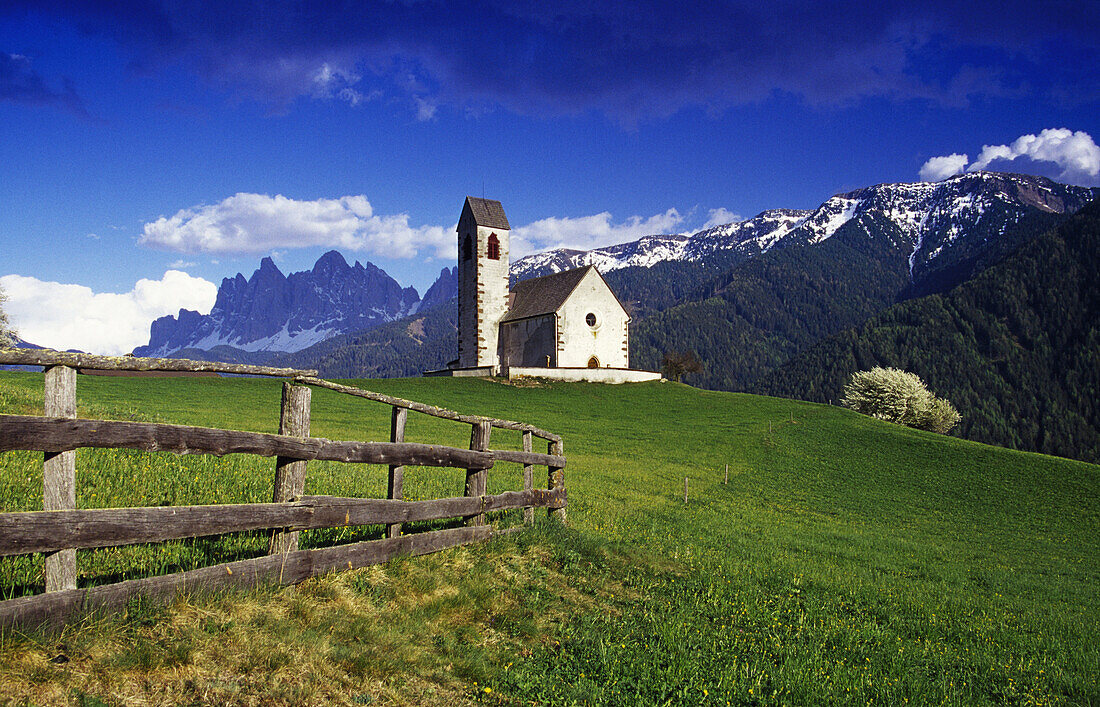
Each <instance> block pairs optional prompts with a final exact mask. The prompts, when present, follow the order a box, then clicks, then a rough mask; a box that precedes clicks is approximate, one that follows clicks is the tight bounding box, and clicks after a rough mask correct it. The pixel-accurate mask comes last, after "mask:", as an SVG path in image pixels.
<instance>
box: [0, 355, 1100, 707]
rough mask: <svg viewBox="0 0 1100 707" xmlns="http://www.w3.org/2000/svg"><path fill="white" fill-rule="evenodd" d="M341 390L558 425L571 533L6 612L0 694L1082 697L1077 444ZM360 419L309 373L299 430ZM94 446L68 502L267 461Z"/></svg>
mask: <svg viewBox="0 0 1100 707" xmlns="http://www.w3.org/2000/svg"><path fill="white" fill-rule="evenodd" d="M359 384H360V385H363V386H365V387H370V388H371V389H374V390H378V391H382V392H387V393H392V394H397V395H401V396H403V397H408V398H412V399H416V400H421V401H425V402H430V403H435V404H441V405H445V406H447V407H450V408H452V409H456V410H460V411H463V412H472V413H482V414H490V415H494V416H500V417H507V418H511V419H518V420H524V421H528V422H531V423H534V424H536V425H539V426H541V427H544V428H546V429H550V430H553V431H555V432H558V433H560V434H562V435H563V436H564V438H565V449H566V453H567V456H568V459H569V467H568V469H567V472H566V478H567V487H568V491H569V498H570V502H569V511H568V512H569V520H570V525H571V529H570V530H569V531H567V532H560V531H556V530H554V529H553V528H552V527H542V528H539V529H536V530H535V531H532V532H528V533H522V534H519V535H515V536H509V537H506V538H503V539H501V540H496V541H494V542H492V543H490V544H488V545H484V546H478V547H474V548H464V549H461V550H457V551H453V552H446V553H441V554H440V555H434V556H430V557H425V558H417V559H413V560H408V561H401V562H397V563H392V564H391V565H387V566H385V567H383V568H371V569H364V570H359V571H355V572H348V573H345V574H341V575H338V576H335V577H330V578H322V579H320V580H315V581H311V582H307V583H306V584H305V585H303V586H300V587H298V588H296V589H276V590H266V591H265V592H254V593H252V594H249V595H245V596H240V597H237V596H229V597H224V598H215V599H193V600H190V601H184V600H181V601H180V602H177V603H176V604H175V605H173V606H172V607H170V608H168V609H167V610H156V609H153V608H145V607H141V606H136V607H134V608H133V610H132V611H131V612H130V614H129V615H128V616H127V617H122V618H116V619H97V620H93V621H90V622H88V623H87V624H86V625H85V626H83V627H79V628H76V629H72V630H70V632H68V633H67V634H66V635H64V636H62V637H60V638H50V637H36V636H33V635H32V636H30V637H26V636H21V635H5V636H3V637H2V638H0V685H4V686H5V689H6V690H7V691H8V693H9V694H10V695H12V696H13V697H12V698H11V699H12V700H13V701H14V702H16V703H23V702H24V701H25V702H28V703H37V704H48V703H58V704H67V703H69V702H72V701H75V700H77V699H85V700H88V699H90V698H91V697H94V698H95V699H98V700H100V702H85V703H87V704H115V703H135V702H140V701H145V702H161V703H185V704H220V703H235V704H259V703H262V704H296V703H302V702H313V703H333V704H368V703H370V704H450V705H454V704H473V703H475V702H485V703H489V704H531V703H535V704H585V703H588V704H645V705H650V704H681V705H696V704H715V705H724V704H727V703H729V704H759V703H769V704H804V705H816V704H830V703H834V704H835V703H844V704H849V703H850V704H867V703H870V702H872V701H873V702H875V703H883V704H904V703H905V702H909V703H913V704H930V703H936V704H940V703H945V704H966V705H970V704H1004V703H1015V704H1096V703H1097V702H1098V701H1100V689H1098V688H1097V684H1096V680H1095V675H1097V674H1100V645H1098V643H1097V641H1096V640H1095V637H1096V635H1097V633H1098V631H1100V541H1098V539H1097V538H1100V467H1097V466H1094V465H1090V464H1086V463H1083V462H1075V461H1069V460H1065V459H1059V458H1055V457H1048V456H1042V455H1037V454H1029V453H1023V452H1016V451H1011V450H1005V449H1000V448H996V447H989V446H984V445H981V444H978V443H974V442H969V441H965V440H959V439H955V438H951V437H944V436H937V435H932V434H928V433H923V432H919V431H914V430H910V429H905V428H899V427H896V426H892V425H889V424H887V423H882V422H878V421H875V420H872V419H870V418H866V417H862V416H859V415H856V414H854V413H851V412H848V411H845V410H842V409H839V408H834V407H830V406H824V405H818V404H813V403H803V402H794V401H790V400H782V399H775V398H763V397H756V396H752V395H745V394H732V393H722V392H711V391H703V390H698V389H694V388H690V387H687V386H682V385H678V384H673V383H652V384H639V385H625V386H596V385H584V384H563V383H543V384H538V385H532V386H530V387H516V386H511V385H506V384H503V383H499V382H494V381H484V380H469V379H403V380H372V381H361V382H360V383H359ZM40 385H41V376H40V375H37V374H18V373H2V374H0V412H11V411H26V410H27V409H28V407H29V406H32V405H33V401H34V400H35V399H36V396H37V395H39V393H38V391H39V390H40ZM78 390H79V394H80V398H81V405H82V414H92V413H100V412H103V411H107V412H110V413H111V414H113V415H116V416H123V415H125V416H128V417H132V416H137V417H146V418H150V417H151V418H157V419H164V420H168V421H173V422H181V423H201V424H211V425H216V426H234V427H242V428H245V429H256V430H272V429H274V426H275V425H276V420H277V408H278V398H279V383H278V382H277V381H266V380H254V379H223V380H218V379H156V380H135V379H117V378H114V379H112V378H93V377H81V378H80V380H79V384H78ZM388 415H389V411H388V409H387V408H386V407H385V406H381V405H376V404H370V403H365V402H364V401H361V400H353V399H348V398H346V397H341V396H338V395H336V394H330V393H329V392H327V391H315V393H314V422H313V433H314V434H315V435H318V436H326V437H330V438H351V439H381V438H384V436H385V434H386V429H387V424H388ZM468 434H469V432H468V429H465V428H464V426H461V425H455V424H453V423H448V422H447V421H441V420H432V419H427V418H424V417H422V416H418V415H410V418H409V428H408V439H409V440H410V441H434V442H449V443H454V444H464V443H465V442H466V441H468ZM513 436H515V435H514V433H512V436H510V435H509V434H505V433H503V432H500V431H494V446H497V445H502V446H518V438H513ZM106 454H107V453H95V452H88V453H84V452H83V451H82V452H81V453H80V454H79V455H78V465H79V468H81V469H86V470H87V471H85V473H84V474H82V476H81V480H80V482H79V483H78V497H79V499H80V501H79V503H80V504H81V505H82V506H85V507H91V506H95V505H101V503H102V498H103V496H104V495H106V496H109V497H110V499H109V502H110V503H112V504H114V505H123V504H127V503H137V502H142V500H143V499H144V503H149V504H153V503H159V502H164V501H168V502H173V503H187V502H195V501H196V500H198V499H200V498H201V497H203V496H207V497H208V498H207V499H206V500H210V501H217V502H229V501H232V500H263V499H264V497H265V494H267V493H269V492H270V491H269V488H270V487H269V486H265V484H269V483H270V481H269V479H270V474H271V469H272V468H273V464H272V463H271V462H270V460H267V461H266V462H257V463H256V464H254V465H253V464H250V463H246V462H244V461H241V458H238V457H232V456H231V457H227V458H225V459H223V460H207V459H205V458H192V457H176V456H174V455H171V454H162V455H152V454H144V453H140V454H139V453H133V454H129V453H127V454H120V453H115V454H112V455H111V456H110V457H107V456H106ZM35 463H36V460H35V459H34V458H33V455H26V454H20V453H7V454H3V455H0V504H2V506H3V510H16V509H23V508H31V507H34V504H35V501H31V500H28V499H33V498H35V495H34V493H35V490H36V489H40V488H41V487H40V484H41V472H40V470H39V471H37V472H36V471H35ZM727 464H728V465H729V482H728V484H726V483H723V481H724V471H725V465H727ZM36 473H37V474H38V476H37V477H36V476H35V474H36ZM459 474H460V473H452V474H451V475H450V476H446V472H444V476H432V475H431V473H430V472H427V471H426V470H410V472H407V476H406V479H407V480H406V484H407V486H406V490H407V493H409V494H423V495H429V494H441V493H455V492H457V490H458V488H459V487H460V485H461V480H460V479H459V478H458V476H459ZM685 477H687V479H688V491H689V501H688V503H687V504H684V502H683V492H684V479H685ZM489 479H490V491H493V490H494V489H496V490H502V489H503V488H506V487H508V486H512V487H514V486H515V484H516V483H518V469H510V468H508V465H504V464H502V465H500V468H498V469H493V470H492V471H490V475H489ZM417 484H419V486H418V485H417ZM384 488H385V470H384V469H382V468H375V467H362V466H355V467H348V466H341V465H335V464H332V465H328V464H315V463H313V462H311V463H310V472H309V477H308V481H307V489H306V492H307V493H353V492H354V493H364V494H373V495H376V496H381V495H383V494H384ZM38 498H40V495H39V496H38ZM365 532H367V533H369V532H376V531H375V530H372V529H368V530H367V531H365ZM331 539H332V538H327V540H331ZM321 540H326V538H323V537H318V536H312V535H309V534H307V536H306V538H305V542H306V543H307V544H310V543H314V542H319V541H321ZM258 545H262V538H250V537H247V536H246V537H244V538H243V539H236V540H235V539H232V538H222V539H218V538H214V539H209V540H203V541H196V542H194V543H178V544H175V547H172V548H168V549H163V550H162V549H155V548H154V549H149V548H138V549H136V550H134V552H133V553H132V554H130V555H125V554H124V553H119V552H111V553H108V552H106V551H104V552H102V553H99V554H101V555H103V557H99V556H98V555H97V556H92V555H93V553H89V556H87V557H85V556H82V560H81V562H82V566H83V565H84V564H87V566H89V567H92V568H93V570H92V572H93V574H95V573H97V572H98V573H101V576H100V578H103V577H105V576H106V575H109V574H112V573H114V574H117V573H119V572H123V573H124V572H125V570H123V569H122V568H121V567H120V563H123V562H130V561H132V562H137V563H144V565H143V567H141V568H137V569H133V568H131V570H129V571H130V572H137V573H141V572H146V573H147V572H157V571H162V569H161V568H162V567H163V566H164V564H172V563H160V564H158V563H157V562H156V561H155V559H154V557H155V555H154V554H152V553H155V552H163V553H169V554H172V555H173V558H174V560H173V562H175V563H178V564H182V565H184V566H186V563H187V562H189V561H195V560H196V559H197V558H200V557H201V556H202V555H203V554H206V555H208V556H211V558H212V557H213V556H217V557H218V559H221V558H224V557H226V556H233V554H234V553H242V552H244V553H247V552H248V551H249V548H254V546H258ZM85 560H87V562H85ZM0 578H2V582H3V583H4V591H5V592H6V593H7V595H10V594H11V592H12V587H13V586H15V585H20V586H21V589H17V591H23V590H26V589H28V588H31V585H33V582H34V577H33V573H31V572H28V571H27V570H26V568H22V567H20V566H19V565H18V563H16V562H14V561H13V560H10V559H8V560H4V561H3V562H2V563H0ZM94 579H96V577H94V576H92V577H86V578H84V580H83V581H89V580H94ZM59 655H61V656H64V660H58V659H57V656H59ZM51 660H53V661H54V662H51Z"/></svg>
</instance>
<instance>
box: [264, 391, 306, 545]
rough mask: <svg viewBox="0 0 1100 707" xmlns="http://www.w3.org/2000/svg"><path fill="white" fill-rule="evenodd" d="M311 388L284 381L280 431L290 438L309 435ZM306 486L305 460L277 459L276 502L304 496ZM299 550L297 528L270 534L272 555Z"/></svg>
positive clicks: (274, 496)
mask: <svg viewBox="0 0 1100 707" xmlns="http://www.w3.org/2000/svg"><path fill="white" fill-rule="evenodd" d="M311 397H312V390H311V389H310V388H309V386H305V385H291V384H290V383H289V382H284V383H283V402H282V412H281V414H280V416H279V434H281V435H288V436H291V437H309V403H310V398H311ZM305 488H306V462H305V460H304V459H293V458H290V457H276V458H275V493H274V495H273V500H274V502H275V503H282V502H284V501H289V500H291V499H292V498H297V497H298V496H301V495H302V493H303V492H304V491H305ZM297 549H298V531H296V530H295V531H287V530H278V531H276V532H275V533H273V534H272V536H271V547H270V549H269V552H270V553H271V554H272V555H280V554H285V553H288V552H293V551H295V550H297Z"/></svg>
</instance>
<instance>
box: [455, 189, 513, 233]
mask: <svg viewBox="0 0 1100 707" xmlns="http://www.w3.org/2000/svg"><path fill="white" fill-rule="evenodd" d="M466 208H469V209H470V214H471V215H472V216H473V217H474V223H476V224H477V225H479V226H485V227H487V228H503V229H507V230H509V231H510V230H512V227H511V226H509V225H508V217H507V216H505V215H504V207H503V206H501V205H500V202H499V201H496V200H494V199H479V198H477V197H476V196H468V197H466V207H464V208H463V211H465V210H466Z"/></svg>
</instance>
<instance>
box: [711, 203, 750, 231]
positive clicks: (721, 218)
mask: <svg viewBox="0 0 1100 707" xmlns="http://www.w3.org/2000/svg"><path fill="white" fill-rule="evenodd" d="M743 220H744V219H742V218H741V214H736V213H734V212H732V211H730V210H729V209H727V208H724V207H720V208H717V209H710V210H709V211H707V222H706V223H704V224H703V228H714V227H715V226H725V225H726V224H727V223H733V222H735V221H743Z"/></svg>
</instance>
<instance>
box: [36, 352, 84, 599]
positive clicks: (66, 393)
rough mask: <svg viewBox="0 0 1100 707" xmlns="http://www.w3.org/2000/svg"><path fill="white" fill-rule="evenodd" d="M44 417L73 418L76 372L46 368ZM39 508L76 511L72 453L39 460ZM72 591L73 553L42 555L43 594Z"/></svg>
mask: <svg viewBox="0 0 1100 707" xmlns="http://www.w3.org/2000/svg"><path fill="white" fill-rule="evenodd" d="M44 395H45V400H44V406H43V413H44V414H45V416H46V417H65V418H74V417H76V369H75V368H70V367H69V366H50V367H49V368H47V369H46V375H45V393H44ZM42 508H43V509H44V510H47V511H67V510H72V509H75V508H76V450H72V449H70V450H69V451H67V452H53V453H50V452H46V453H45V456H44V457H43V460H42ZM66 589H76V550H75V549H73V550H58V551H57V552H51V553H49V554H47V555H46V591H47V592H58V591H63V590H66Z"/></svg>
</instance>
